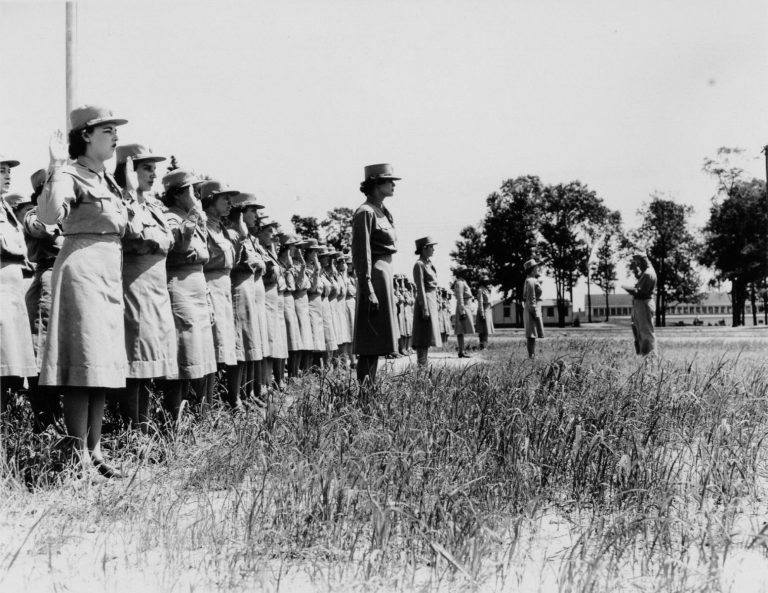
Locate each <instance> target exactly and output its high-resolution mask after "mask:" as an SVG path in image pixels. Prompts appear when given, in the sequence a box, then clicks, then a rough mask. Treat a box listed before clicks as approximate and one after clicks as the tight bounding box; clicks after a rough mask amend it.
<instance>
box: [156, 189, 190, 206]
mask: <svg viewBox="0 0 768 593" xmlns="http://www.w3.org/2000/svg"><path fill="white" fill-rule="evenodd" d="M185 191H187V186H186V185H185V186H182V187H177V188H174V189H172V190H170V191H165V192H164V193H163V195H162V197H161V198H160V201H161V202H162V203H163V205H164V206H165V207H166V208H172V207H173V206H174V205H175V204H176V196H180V195H181V194H183V193H184V192H185Z"/></svg>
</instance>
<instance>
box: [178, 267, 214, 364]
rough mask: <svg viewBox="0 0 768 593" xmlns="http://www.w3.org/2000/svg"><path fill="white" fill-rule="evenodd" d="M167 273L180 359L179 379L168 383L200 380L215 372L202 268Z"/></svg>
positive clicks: (189, 268) (208, 310) (180, 269)
mask: <svg viewBox="0 0 768 593" xmlns="http://www.w3.org/2000/svg"><path fill="white" fill-rule="evenodd" d="M167 273H168V293H169V294H170V296H171V310H172V311H173V321H174V324H175V325H176V340H177V342H176V343H177V344H178V356H179V358H178V362H179V375H178V377H169V379H175V378H179V379H200V378H202V377H205V376H206V375H209V374H210V373H215V372H216V350H215V349H214V347H213V330H212V329H211V311H210V309H209V305H208V297H207V294H206V293H207V287H206V283H205V275H204V274H203V266H202V265H201V264H195V265H190V266H182V267H179V268H168V270H167Z"/></svg>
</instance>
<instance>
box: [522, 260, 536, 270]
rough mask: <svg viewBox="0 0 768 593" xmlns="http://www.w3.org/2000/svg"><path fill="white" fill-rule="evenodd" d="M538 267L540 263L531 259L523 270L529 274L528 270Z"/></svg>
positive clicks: (524, 265)
mask: <svg viewBox="0 0 768 593" xmlns="http://www.w3.org/2000/svg"><path fill="white" fill-rule="evenodd" d="M538 265H539V262H537V261H536V260H535V259H533V258H531V259H529V260H528V261H527V262H525V263H524V264H523V269H524V270H525V271H526V272H527V271H528V270H530V269H531V268H533V267H534V266H538Z"/></svg>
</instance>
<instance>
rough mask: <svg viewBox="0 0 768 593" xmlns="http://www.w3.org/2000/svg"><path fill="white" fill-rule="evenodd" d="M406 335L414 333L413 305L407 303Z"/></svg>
mask: <svg viewBox="0 0 768 593" xmlns="http://www.w3.org/2000/svg"><path fill="white" fill-rule="evenodd" d="M404 335H406V336H411V335H413V305H412V304H409V303H406V304H405V333H404Z"/></svg>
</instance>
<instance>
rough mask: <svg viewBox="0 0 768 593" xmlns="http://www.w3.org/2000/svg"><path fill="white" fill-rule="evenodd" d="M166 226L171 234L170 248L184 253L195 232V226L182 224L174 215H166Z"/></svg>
mask: <svg viewBox="0 0 768 593" xmlns="http://www.w3.org/2000/svg"><path fill="white" fill-rule="evenodd" d="M168 226H169V227H170V229H171V234H172V235H173V246H172V247H171V250H172V251H175V252H177V253H185V252H186V251H187V250H189V244H190V242H191V241H192V236H193V235H194V234H195V227H193V226H192V225H183V224H182V223H181V222H180V221H179V220H178V219H177V218H176V217H175V216H169V217H168Z"/></svg>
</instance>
